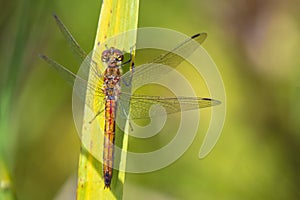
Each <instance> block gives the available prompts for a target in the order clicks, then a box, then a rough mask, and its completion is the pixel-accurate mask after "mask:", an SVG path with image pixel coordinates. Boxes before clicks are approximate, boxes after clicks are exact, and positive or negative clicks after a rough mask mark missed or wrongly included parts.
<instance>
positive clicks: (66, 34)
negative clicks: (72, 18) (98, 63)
mask: <svg viewBox="0 0 300 200" xmlns="http://www.w3.org/2000/svg"><path fill="white" fill-rule="evenodd" d="M53 17H54V19H55V21H56V24H57V26H58V28H59V30H60V31H61V32H62V34H63V35H64V37H65V38H66V40H67V41H68V43H69V45H70V47H71V49H72V50H73V51H74V52H75V54H77V55H78V56H79V58H80V59H81V60H80V61H81V62H82V61H83V60H84V59H85V58H86V56H87V53H86V52H85V51H84V50H83V49H82V48H81V47H80V46H79V44H78V43H77V41H76V40H75V38H74V37H73V36H72V34H71V33H70V31H69V30H68V29H67V27H66V26H65V25H64V23H63V22H62V21H61V20H60V19H59V17H58V16H57V15H56V14H53Z"/></svg>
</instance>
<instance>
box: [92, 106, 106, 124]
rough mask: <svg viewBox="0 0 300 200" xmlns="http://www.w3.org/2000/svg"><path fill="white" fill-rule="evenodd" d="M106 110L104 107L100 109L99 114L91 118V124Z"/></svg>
mask: <svg viewBox="0 0 300 200" xmlns="http://www.w3.org/2000/svg"><path fill="white" fill-rule="evenodd" d="M103 111H104V109H102V110H99V111H98V112H97V114H96V115H95V116H94V117H93V119H91V121H89V124H91V123H93V121H94V120H95V119H96V118H97V117H98V116H99V115H100V114H101V113H102V112H103Z"/></svg>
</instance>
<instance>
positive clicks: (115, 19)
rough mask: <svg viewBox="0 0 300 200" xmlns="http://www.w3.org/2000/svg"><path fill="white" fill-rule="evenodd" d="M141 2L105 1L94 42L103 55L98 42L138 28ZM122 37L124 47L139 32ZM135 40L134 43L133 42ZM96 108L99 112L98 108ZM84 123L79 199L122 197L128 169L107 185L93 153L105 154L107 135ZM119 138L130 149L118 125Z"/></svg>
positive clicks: (86, 116)
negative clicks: (104, 140)
mask: <svg viewBox="0 0 300 200" xmlns="http://www.w3.org/2000/svg"><path fill="white" fill-rule="evenodd" d="M138 6H139V0H104V1H103V3H102V7H101V13H100V17H99V24H98V29H97V35H96V39H95V45H94V50H95V51H96V54H98V55H101V52H97V51H99V49H98V48H97V47H98V44H103V43H105V41H106V40H107V39H109V38H111V37H113V36H115V35H118V34H120V33H123V32H126V31H129V30H134V29H137V22H138ZM122 38H123V39H122V40H120V41H118V40H117V41H115V43H116V44H115V45H116V46H117V47H122V46H124V45H125V43H126V45H128V41H130V43H132V42H134V43H135V40H136V34H132V33H131V34H128V35H125V36H123V37H122ZM134 43H133V44H131V45H132V46H133V45H134ZM94 55H95V54H94ZM92 59H93V61H95V62H96V63H97V64H99V65H101V61H100V60H97V57H96V56H95V57H92ZM98 59H99V58H98ZM91 78H92V77H89V79H91ZM89 81H93V80H89ZM98 107H99V106H98ZM94 112H95V113H97V111H94ZM83 118H84V121H85V122H87V121H89V120H90V119H91V116H90V115H89V114H88V113H84V117H83ZM97 123H98V124H99V125H100V126H103V125H104V118H97ZM86 124H88V123H86ZM83 126H84V127H83V129H82V134H81V135H82V138H81V139H82V144H83V145H82V148H81V154H80V158H79V169H78V188H77V199H79V200H80V199H85V200H86V199H122V196H123V184H124V181H125V173H124V172H119V171H117V170H114V172H113V179H112V183H111V189H104V180H103V175H102V163H101V162H100V161H99V160H98V159H97V158H95V156H93V155H94V154H91V151H92V152H99V155H100V154H101V152H100V151H101V149H102V146H103V138H102V137H100V136H99V134H97V131H96V130H95V127H94V126H90V127H85V125H83ZM115 141H116V143H119V145H120V146H121V147H122V150H123V151H124V152H126V150H127V141H128V138H127V135H126V134H124V133H123V132H122V131H121V130H119V129H116V140H115ZM120 160H121V162H122V164H123V166H124V165H125V164H126V154H122V155H121V159H120Z"/></svg>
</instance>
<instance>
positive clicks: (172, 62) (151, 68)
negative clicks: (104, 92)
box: [121, 33, 207, 88]
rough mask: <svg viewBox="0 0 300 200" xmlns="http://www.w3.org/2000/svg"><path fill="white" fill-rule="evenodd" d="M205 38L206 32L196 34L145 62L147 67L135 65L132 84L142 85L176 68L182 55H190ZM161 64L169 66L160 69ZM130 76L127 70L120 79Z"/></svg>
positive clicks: (122, 85) (182, 58)
mask: <svg viewBox="0 0 300 200" xmlns="http://www.w3.org/2000/svg"><path fill="white" fill-rule="evenodd" d="M206 38H207V34H206V33H199V34H196V35H194V36H192V37H190V38H189V39H187V40H186V41H184V42H182V43H181V44H179V45H178V46H176V47H175V48H174V49H173V50H172V51H170V52H167V53H164V54H161V55H160V56H158V57H157V58H155V59H154V60H152V61H151V62H148V63H146V64H145V65H147V67H137V68H136V69H135V71H134V74H133V79H132V82H133V85H143V83H145V82H151V81H154V80H158V79H160V78H162V77H163V76H165V75H166V74H168V72H170V71H172V70H173V69H172V68H176V67H177V66H178V65H179V64H180V63H181V62H182V61H183V60H184V57H188V56H190V55H191V54H192V53H193V52H194V51H195V50H196V49H197V48H198V47H199V44H202V43H203V42H204V40H205V39H206ZM179 55H182V56H183V57H181V56H179ZM161 65H167V66H169V67H170V68H169V69H167V68H163V69H162V67H161ZM131 76H132V72H127V73H125V74H124V75H123V76H122V79H123V80H130V78H131ZM124 86H125V84H124V82H121V88H122V87H124ZM133 87H134V86H133Z"/></svg>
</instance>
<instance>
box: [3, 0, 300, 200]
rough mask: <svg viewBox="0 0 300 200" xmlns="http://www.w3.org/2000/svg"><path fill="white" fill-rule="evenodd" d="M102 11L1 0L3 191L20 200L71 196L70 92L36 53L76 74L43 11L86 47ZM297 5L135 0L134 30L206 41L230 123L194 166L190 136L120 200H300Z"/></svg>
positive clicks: (74, 143) (132, 182) (93, 5)
mask: <svg viewBox="0 0 300 200" xmlns="http://www.w3.org/2000/svg"><path fill="white" fill-rule="evenodd" d="M100 5H101V2H100V1H96V0H92V1H85V2H84V3H83V1H78V0H72V1H71V0H65V1H59V0H54V1H44V0H40V1H34V0H12V1H1V2H0V56H1V57H0V95H1V96H0V109H1V110H0V111H1V112H0V114H1V115H0V153H1V154H0V169H1V172H0V175H1V177H0V178H1V180H0V181H1V182H0V192H1V194H2V195H3V193H5V192H7V193H8V191H9V190H10V186H12V188H13V189H12V190H13V193H15V194H16V196H17V197H18V199H24V200H35V199H69V198H70V199H71V198H72V197H73V198H74V192H75V186H76V173H77V166H78V155H79V149H80V141H79V138H78V136H77V134H76V130H75V126H74V123H73V119H72V110H71V96H72V94H71V93H72V89H71V87H70V86H69V85H68V84H67V83H66V82H65V81H64V80H63V79H62V78H61V77H60V76H59V75H57V74H56V72H55V71H54V70H52V69H51V68H50V67H48V65H47V64H46V63H44V62H43V61H41V60H40V59H39V58H38V54H39V53H41V52H42V53H46V54H47V55H49V56H51V57H53V58H55V59H56V60H57V61H58V62H60V63H62V64H63V65H65V66H67V67H68V68H69V69H71V70H72V71H76V69H78V62H77V60H76V59H75V58H74V56H73V55H72V52H71V51H70V50H69V47H68V45H67V42H66V41H65V40H64V38H63V36H62V35H61V33H60V32H59V30H58V28H57V27H56V24H55V22H54V20H53V18H52V16H51V14H52V13H53V12H56V14H57V15H58V16H60V18H61V19H62V20H63V21H64V23H65V24H66V25H67V26H68V28H69V29H70V31H71V32H72V33H73V35H74V36H75V38H76V39H77V40H78V42H79V43H80V44H81V46H82V47H83V48H84V49H85V50H86V51H90V50H91V49H92V46H93V42H94V37H95V33H96V28H97V21H98V16H99V12H100ZM299 6H300V3H299V2H297V1H292V0H288V1H284V2H283V1H278V0H277V1H276V0H267V1H259V0H254V1H252V0H251V1H250V0H244V1H239V0H229V1H226V2H225V1H224V2H221V1H216V0H212V1H203V0H201V1H199V0H188V1H180V0H164V1H161V0H151V1H146V0H141V2H140V17H139V26H140V27H143V26H154V27H166V28H171V29H174V30H177V31H181V32H183V33H185V34H187V35H193V34H195V33H198V32H207V33H208V35H209V37H208V39H207V41H206V42H205V43H204V47H205V48H206V50H207V51H208V52H209V53H210V55H211V57H212V58H213V59H214V61H215V62H216V65H217V66H218V67H219V70H220V73H221V74H222V77H223V80H224V84H225V87H226V92H227V118H226V122H225V126H224V130H223V133H222V135H221V138H220V140H219V141H218V143H217V145H216V147H215V148H214V150H213V151H212V153H211V154H210V155H209V156H208V157H206V158H205V159H203V160H199V159H198V151H199V147H200V145H201V143H202V140H203V134H204V133H205V132H203V131H199V133H200V134H199V135H198V136H197V137H196V140H195V141H194V142H193V144H192V146H191V147H190V148H189V150H188V151H187V152H186V153H185V154H184V155H183V156H182V157H181V158H180V159H179V160H178V161H176V162H175V163H173V164H172V165H171V166H168V167H166V168H164V169H162V170H159V171H155V172H151V173H147V174H128V175H127V177H126V185H125V191H124V199H212V200H214V199H228V200H229V199H230V200H232V199H249V200H250V199H251V200H252V199H264V200H265V199H291V200H293V199H295V200H296V199H300V190H299V186H300V156H299V153H300V124H299V118H300V105H299V99H300V82H299V79H300V68H299V65H300V57H299V56H297V54H298V53H299V52H300V45H299V44H300V13H299V9H298V8H299ZM201 133H202V135H201ZM9 180H11V181H12V183H10V182H9ZM0 198H1V197H0ZM3 198H4V197H3Z"/></svg>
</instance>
